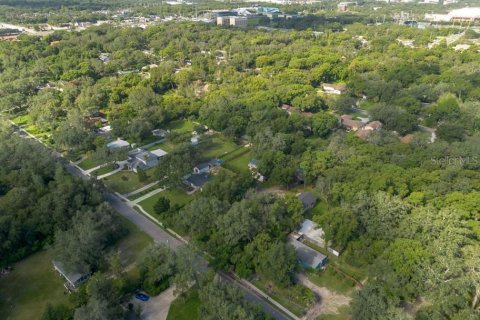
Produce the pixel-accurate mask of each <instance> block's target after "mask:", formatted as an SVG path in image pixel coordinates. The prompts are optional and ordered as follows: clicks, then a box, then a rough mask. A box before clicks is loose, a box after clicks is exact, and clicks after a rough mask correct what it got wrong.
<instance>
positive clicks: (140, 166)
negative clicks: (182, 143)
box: [128, 148, 163, 173]
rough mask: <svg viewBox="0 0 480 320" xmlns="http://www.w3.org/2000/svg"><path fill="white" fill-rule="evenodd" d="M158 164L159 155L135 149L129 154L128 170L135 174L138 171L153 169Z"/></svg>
mask: <svg viewBox="0 0 480 320" xmlns="http://www.w3.org/2000/svg"><path fill="white" fill-rule="evenodd" d="M162 151H163V150H162ZM157 163H158V156H157V155H155V154H154V153H152V152H150V151H147V150H144V149H141V148H138V149H135V150H133V151H131V152H129V154H128V169H130V170H132V171H133V172H135V173H136V172H138V170H142V171H145V170H148V169H150V168H153V167H154V166H155V165H157Z"/></svg>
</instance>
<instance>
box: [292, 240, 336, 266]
mask: <svg viewBox="0 0 480 320" xmlns="http://www.w3.org/2000/svg"><path fill="white" fill-rule="evenodd" d="M288 242H289V243H290V244H291V245H292V246H293V247H294V248H295V252H296V253H297V258H298V262H300V264H301V265H302V266H303V267H304V268H307V269H319V268H323V267H324V266H325V265H326V263H327V260H328V257H327V256H326V255H324V254H322V253H320V252H318V251H315V250H313V249H312V248H310V247H309V246H307V245H305V244H303V243H302V242H300V241H298V240H297V239H295V237H293V236H289V237H288Z"/></svg>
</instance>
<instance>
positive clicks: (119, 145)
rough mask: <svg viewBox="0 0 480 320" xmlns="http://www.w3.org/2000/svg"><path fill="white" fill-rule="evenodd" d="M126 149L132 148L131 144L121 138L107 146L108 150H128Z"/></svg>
mask: <svg viewBox="0 0 480 320" xmlns="http://www.w3.org/2000/svg"><path fill="white" fill-rule="evenodd" d="M126 147H130V143H129V142H128V141H125V140H122V139H120V138H118V139H117V140H115V141H112V142H110V143H108V144H107V148H109V149H119V148H126Z"/></svg>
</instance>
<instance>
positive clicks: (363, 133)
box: [355, 121, 383, 139]
mask: <svg viewBox="0 0 480 320" xmlns="http://www.w3.org/2000/svg"><path fill="white" fill-rule="evenodd" d="M382 127H383V124H382V123H381V122H380V121H372V122H369V123H367V124H366V125H364V126H363V127H362V128H360V129H359V130H357V132H356V133H355V136H357V137H358V138H360V139H367V138H368V137H369V136H370V134H371V133H372V132H373V131H379V130H381V129H382Z"/></svg>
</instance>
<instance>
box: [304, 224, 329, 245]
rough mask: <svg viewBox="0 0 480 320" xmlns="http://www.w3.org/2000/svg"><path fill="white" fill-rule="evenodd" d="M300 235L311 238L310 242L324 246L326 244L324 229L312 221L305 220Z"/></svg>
mask: <svg viewBox="0 0 480 320" xmlns="http://www.w3.org/2000/svg"><path fill="white" fill-rule="evenodd" d="M298 233H299V234H300V235H305V236H306V237H307V238H309V239H310V240H313V241H314V242H316V243H318V244H321V245H323V243H324V240H323V236H324V232H323V230H322V228H319V227H318V224H316V223H315V222H313V221H312V220H309V219H305V220H304V221H303V223H302V227H301V228H300V230H299V231H298Z"/></svg>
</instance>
